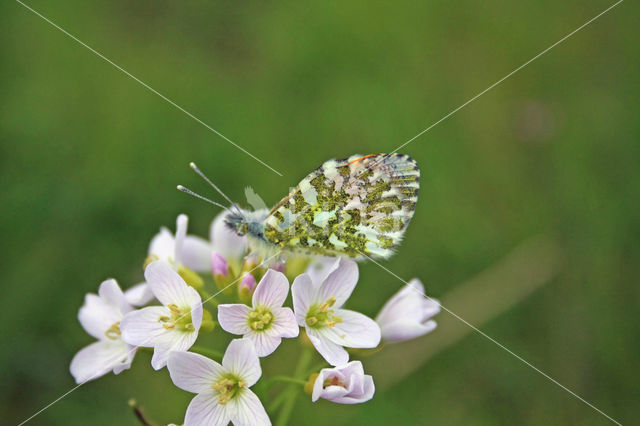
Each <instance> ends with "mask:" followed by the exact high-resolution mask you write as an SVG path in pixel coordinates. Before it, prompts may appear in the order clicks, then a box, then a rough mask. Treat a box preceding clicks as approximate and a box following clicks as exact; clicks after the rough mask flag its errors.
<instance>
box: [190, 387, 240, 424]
mask: <svg viewBox="0 0 640 426" xmlns="http://www.w3.org/2000/svg"><path fill="white" fill-rule="evenodd" d="M231 411H232V406H231V405H229V404H225V405H220V404H218V397H217V396H216V395H214V392H213V389H212V390H211V392H207V393H201V394H198V395H196V396H195V398H193V399H192V400H191V402H190V403H189V406H188V407H187V413H186V414H185V416H184V426H227V425H228V424H229V422H230V421H231Z"/></svg>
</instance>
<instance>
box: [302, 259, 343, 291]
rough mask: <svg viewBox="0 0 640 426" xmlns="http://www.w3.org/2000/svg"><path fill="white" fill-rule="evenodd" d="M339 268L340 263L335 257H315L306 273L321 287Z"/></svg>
mask: <svg viewBox="0 0 640 426" xmlns="http://www.w3.org/2000/svg"><path fill="white" fill-rule="evenodd" d="M337 266H338V262H337V261H336V258H335V257H324V256H323V257H315V258H313V259H312V261H311V263H310V264H309V267H308V268H307V270H306V271H305V273H307V274H308V275H309V276H310V277H311V280H312V281H313V282H314V283H316V284H317V286H320V284H321V283H322V282H323V281H324V280H325V278H327V275H329V274H330V273H331V272H333V270H334V269H336V267H337Z"/></svg>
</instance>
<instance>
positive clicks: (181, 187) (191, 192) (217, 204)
mask: <svg viewBox="0 0 640 426" xmlns="http://www.w3.org/2000/svg"><path fill="white" fill-rule="evenodd" d="M178 191H182V192H184V193H185V194H189V195H191V196H192V197H196V198H199V199H201V200H203V201H206V202H207V203H210V204H213V205H214V206H217V207H222V208H223V209H225V210H229V209H228V208H227V207H226V206H223V205H222V204H220V203H216V202H215V201H211V200H210V199H208V198H207V197H203V196H202V195H200V194H196V193H195V192H193V191H192V190H190V189H189V188H185V187H184V186H182V185H178Z"/></svg>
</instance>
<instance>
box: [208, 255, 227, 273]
mask: <svg viewBox="0 0 640 426" xmlns="http://www.w3.org/2000/svg"><path fill="white" fill-rule="evenodd" d="M211 273H212V274H213V277H214V278H215V279H216V280H219V279H222V278H227V277H228V276H229V264H228V263H227V260H226V259H225V258H224V257H222V255H221V254H220V253H218V252H215V251H214V252H213V253H211Z"/></svg>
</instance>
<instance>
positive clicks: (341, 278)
mask: <svg viewBox="0 0 640 426" xmlns="http://www.w3.org/2000/svg"><path fill="white" fill-rule="evenodd" d="M337 262H338V266H337V267H336V268H335V269H334V270H333V271H332V272H331V273H330V274H329V275H328V276H327V278H326V279H325V280H324V281H323V283H322V285H321V286H320V288H319V289H318V300H319V301H321V302H325V301H327V300H329V298H331V297H335V299H336V302H335V305H334V307H335V308H339V307H341V306H342V305H344V302H346V301H347V299H348V298H349V296H351V292H353V289H354V288H355V287H356V284H357V283H358V264H357V263H356V262H354V261H353V260H349V259H346V258H343V257H341V258H339V259H338V260H337Z"/></svg>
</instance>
